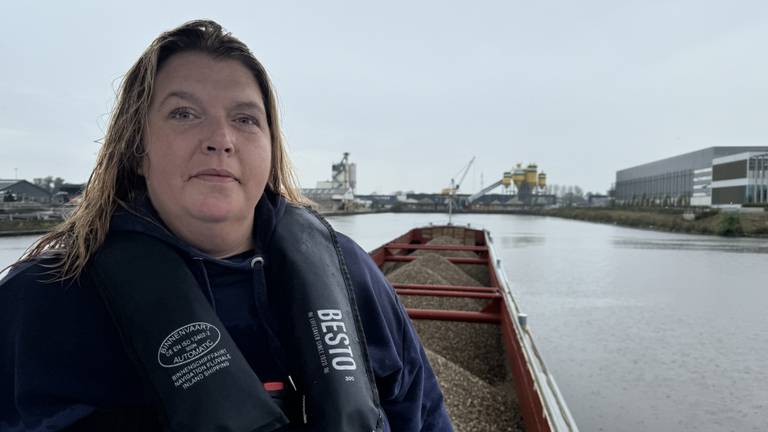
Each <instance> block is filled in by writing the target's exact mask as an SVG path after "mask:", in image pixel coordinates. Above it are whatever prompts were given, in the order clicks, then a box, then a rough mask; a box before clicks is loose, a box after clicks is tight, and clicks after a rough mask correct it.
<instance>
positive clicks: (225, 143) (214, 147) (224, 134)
mask: <svg viewBox="0 0 768 432" xmlns="http://www.w3.org/2000/svg"><path fill="white" fill-rule="evenodd" d="M211 122H212V124H211V127H210V133H209V134H208V137H207V138H206V139H204V140H203V142H202V147H203V152H205V153H218V152H222V153H227V154H229V153H233V152H234V151H235V144H234V136H233V134H232V131H231V130H229V124H228V123H227V121H226V120H223V119H221V120H212V121H211Z"/></svg>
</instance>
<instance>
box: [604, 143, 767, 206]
mask: <svg viewBox="0 0 768 432" xmlns="http://www.w3.org/2000/svg"><path fill="white" fill-rule="evenodd" d="M615 199H616V202H617V204H624V205H635V206H651V205H662V206H678V207H688V206H694V207H695V206H700V207H710V206H711V207H718V208H728V207H732V208H739V207H744V206H753V205H757V206H760V205H767V204H768V147H766V146H761V147H708V148H705V149H701V150H697V151H694V152H690V153H685V154H681V155H678V156H673V157H669V158H666V159H662V160H658V161H655V162H650V163H646V164H643V165H638V166H635V167H631V168H627V169H623V170H620V171H617V172H616V184H615Z"/></svg>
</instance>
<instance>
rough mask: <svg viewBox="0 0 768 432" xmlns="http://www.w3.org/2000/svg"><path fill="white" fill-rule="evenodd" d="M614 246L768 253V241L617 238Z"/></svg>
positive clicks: (614, 240) (698, 238)
mask: <svg viewBox="0 0 768 432" xmlns="http://www.w3.org/2000/svg"><path fill="white" fill-rule="evenodd" d="M613 244H614V246H616V247H618V248H630V249H679V250H700V251H715V252H732V253H762V254H764V253H768V239H726V238H700V237H699V236H697V237H696V238H683V239H680V238H673V239H672V238H651V239H649V238H639V237H616V238H614V239H613Z"/></svg>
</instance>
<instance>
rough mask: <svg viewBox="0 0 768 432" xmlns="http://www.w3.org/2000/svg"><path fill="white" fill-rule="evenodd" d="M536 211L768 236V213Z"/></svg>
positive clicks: (700, 231)
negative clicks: (693, 215) (692, 216)
mask: <svg viewBox="0 0 768 432" xmlns="http://www.w3.org/2000/svg"><path fill="white" fill-rule="evenodd" d="M537 214H542V215H545V216H555V217H562V218H568V219H577V220H583V221H590V222H602V223H610V224H615V225H621V226H627V227H633V228H646V229H655V230H661V231H670V232H682V233H692V234H711V235H721V236H747V237H765V236H768V212H760V213H729V212H717V211H712V212H705V213H702V214H700V215H697V217H696V218H695V219H694V220H686V219H684V218H683V214H682V211H676V210H623V209H615V208H605V209H603V208H556V209H545V210H541V211H539V212H537Z"/></svg>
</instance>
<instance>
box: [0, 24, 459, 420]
mask: <svg viewBox="0 0 768 432" xmlns="http://www.w3.org/2000/svg"><path fill="white" fill-rule="evenodd" d="M300 204H301V196H300V194H299V192H298V190H297V188H296V186H295V182H294V180H293V175H292V173H291V170H290V168H289V165H288V160H287V157H286V155H285V150H284V146H283V142H282V136H281V133H280V127H279V122H278V116H277V107H276V103H275V95H274V92H273V90H272V86H271V84H270V82H269V79H268V77H267V74H266V72H265V70H264V68H263V67H262V66H261V64H260V63H259V62H258V61H257V60H256V59H255V58H254V57H253V55H252V54H251V52H250V51H249V50H248V48H247V47H246V46H245V45H244V44H243V43H242V42H240V41H239V40H237V39H236V38H234V37H232V36H231V35H229V34H227V33H224V32H223V31H222V29H221V27H220V26H219V25H218V24H216V23H214V22H212V21H194V22H190V23H187V24H185V25H182V26H180V27H178V28H176V29H174V30H171V31H169V32H166V33H163V34H162V35H160V36H159V37H158V38H157V39H156V40H155V41H154V42H153V43H152V44H151V45H150V47H149V48H148V49H147V50H146V51H145V52H144V53H143V54H142V56H141V58H140V59H139V60H138V61H137V63H136V64H135V65H134V66H133V67H132V68H131V70H130V71H129V72H128V74H127V75H126V77H125V80H124V82H123V85H122V88H121V90H120V93H119V95H118V101H117V104H116V107H115V110H114V113H113V116H112V119H111V123H110V125H109V128H108V131H107V136H106V138H105V141H104V145H103V147H102V148H101V150H100V153H99V155H98V159H97V163H96V168H95V169H94V171H93V173H92V174H91V177H90V179H89V182H88V186H87V189H86V191H85V194H84V197H83V200H82V203H81V205H80V206H79V207H78V209H77V210H76V211H75V213H74V214H73V215H72V216H71V218H70V219H68V220H67V221H65V222H64V223H63V224H62V225H61V226H60V227H58V228H57V229H56V230H54V231H53V232H51V233H50V234H48V235H46V236H44V237H43V238H42V239H40V240H39V241H38V242H37V243H36V244H35V246H34V247H33V248H32V249H31V250H30V252H29V253H28V254H27V255H26V256H25V257H24V259H23V260H22V261H20V262H19V263H17V264H16V265H15V266H14V268H13V269H12V271H11V272H10V274H9V275H8V276H7V277H6V278H5V279H4V280H3V281H2V283H0V338H2V339H0V341H1V342H2V345H1V346H2V348H0V352H2V355H0V431H27V430H46V431H56V430H70V431H91V430H100V431H102V430H110V431H120V430H124V431H152V430H174V431H176V430H183V431H197V430H199V431H207V430H221V431H272V430H312V431H320V430H328V431H348V430H349V431H351V430H366V431H369V430H392V431H445V430H451V426H450V421H449V420H448V417H447V414H446V412H445V408H444V405H443V399H442V394H441V393H440V390H439V387H438V385H437V382H436V380H435V377H434V375H433V373H432V370H431V369H430V367H429V364H428V362H427V359H426V356H425V354H424V351H423V349H422V347H421V345H420V344H419V342H418V339H417V337H416V336H415V333H414V331H413V328H412V327H411V325H410V321H409V320H408V318H407V316H406V315H405V313H404V310H403V308H402V306H401V305H400V304H399V303H398V301H397V299H396V297H395V295H394V293H393V291H392V289H391V288H390V287H389V286H388V284H387V282H386V281H385V279H384V277H383V276H382V274H381V273H380V272H379V271H378V269H377V268H376V266H375V265H374V264H373V263H372V262H371V261H370V259H369V258H368V256H367V254H366V253H365V252H364V251H363V250H361V249H360V248H359V247H358V246H357V245H355V244H354V243H353V242H352V241H351V240H350V239H348V238H346V237H344V236H343V235H340V234H337V233H335V232H334V231H333V230H332V229H330V227H329V226H328V225H327V223H325V222H324V221H323V220H322V218H320V217H319V216H317V215H315V214H313V213H312V212H311V211H310V210H307V209H305V208H303V207H302V206H301V205H300Z"/></svg>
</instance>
